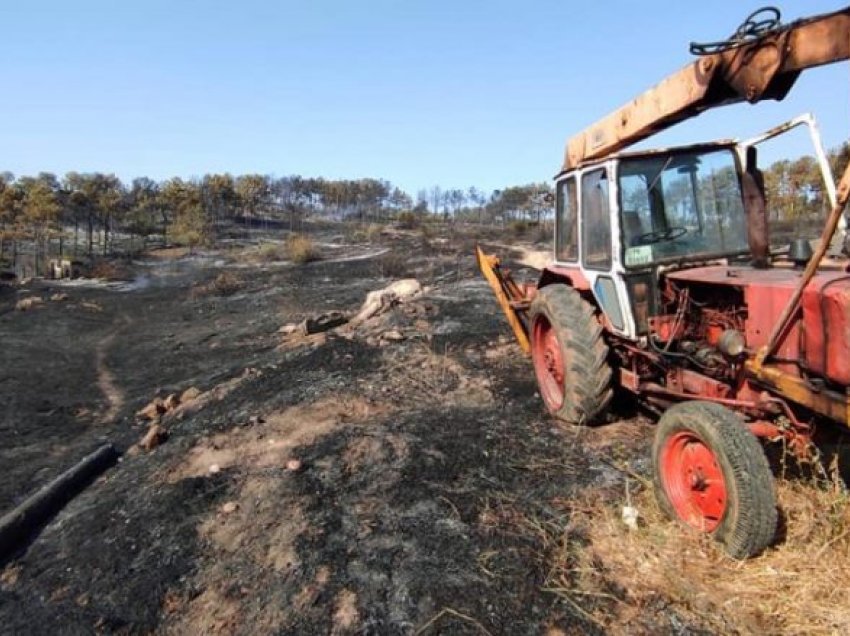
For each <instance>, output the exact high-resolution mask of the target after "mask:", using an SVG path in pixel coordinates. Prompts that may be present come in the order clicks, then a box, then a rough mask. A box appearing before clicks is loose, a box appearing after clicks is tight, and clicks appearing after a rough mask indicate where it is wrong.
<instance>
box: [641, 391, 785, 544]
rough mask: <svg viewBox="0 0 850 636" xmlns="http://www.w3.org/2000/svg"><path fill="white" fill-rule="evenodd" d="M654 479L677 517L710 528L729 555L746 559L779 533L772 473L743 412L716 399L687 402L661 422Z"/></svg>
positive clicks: (707, 530) (700, 528)
mask: <svg viewBox="0 0 850 636" xmlns="http://www.w3.org/2000/svg"><path fill="white" fill-rule="evenodd" d="M652 466H653V485H654V487H655V495H656V497H657V499H658V503H659V505H660V506H661V508H662V509H664V511H665V512H666V513H667V514H668V515H669V516H670V517H672V518H674V519H678V520H680V521H681V522H682V523H683V524H685V525H687V526H689V527H691V528H694V529H696V530H698V531H701V532H705V533H708V534H710V535H712V536H713V537H714V539H716V540H717V541H719V542H720V543H721V544H723V546H724V548H725V550H726V552H727V554H729V556H731V557H734V558H736V559H745V558H747V557H751V556H754V555H756V554H758V553H759V552H761V551H762V550H764V549H765V548H766V547H767V546H768V545H770V543H771V542H772V541H773V537H774V534H775V532H776V521H777V515H776V495H775V494H774V488H773V474H772V473H771V472H770V466H769V465H768V463H767V458H766V457H765V454H764V450H763V449H762V447H761V444H759V442H758V440H757V439H756V437H755V435H753V434H752V433H751V432H750V431H749V429H747V428H746V426H745V425H744V422H743V421H742V420H741V418H740V417H739V416H738V415H737V414H736V413H734V412H733V411H731V410H729V409H727V408H725V407H723V406H721V405H719V404H714V403H711V402H697V401H694V402H683V403H681V404H677V405H675V406H673V407H671V408H670V409H668V410H667V411H666V412H665V413H664V415H662V416H661V419H660V420H659V421H658V427H657V429H656V432H655V442H654V444H653V447H652Z"/></svg>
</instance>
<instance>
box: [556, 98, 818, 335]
mask: <svg viewBox="0 0 850 636" xmlns="http://www.w3.org/2000/svg"><path fill="white" fill-rule="evenodd" d="M797 126H807V127H808V128H809V130H810V132H811V135H812V141H813V144H814V146H815V155H816V156H817V157H818V158H819V164H820V168H821V172H822V175H823V180H824V184H825V190H826V191H827V192H828V193H829V194H830V195H831V197H834V185H833V184H834V181H833V178H832V174H831V171H830V167H829V164H828V162H827V161H826V156H825V153H824V152H823V148H822V145H821V142H820V137H819V135H818V131H817V127H816V124H815V121H814V119H813V118H812V117H811V116H810V115H804V116H801V117H798V118H796V119H794V120H791V121H790V122H787V123H785V124H783V125H781V126H778V127H776V128H774V129H772V130H771V131H768V132H767V133H764V134H763V135H760V136H758V137H756V138H754V139H751V140H747V141H744V142H737V141H734V140H726V141H717V142H712V143H705V144H697V145H692V146H685V147H679V148H668V149H663V150H649V151H643V152H628V153H618V154H615V155H612V156H610V157H608V158H606V159H605V160H602V161H594V162H589V163H587V164H583V165H579V166H578V167H577V168H575V169H574V170H571V171H569V172H565V173H562V174H560V175H559V176H558V177H557V178H556V216H555V246H554V258H553V265H552V267H551V268H550V270H551V271H550V272H548V274H547V273H544V279H543V280H542V281H541V283H543V284H545V283H546V279H547V278H550V279H551V278H552V277H553V276H566V277H567V278H568V279H569V280H570V281H571V283H572V284H573V285H574V286H577V287H579V288H581V287H584V288H586V290H587V291H589V292H590V293H592V294H593V296H594V297H595V300H596V303H597V304H598V306H599V307H600V308H602V310H603V312H604V315H605V317H606V319H607V322H608V323H609V324H608V325H607V326H608V328H609V329H610V330H611V331H613V332H615V333H617V334H619V335H621V336H625V337H627V338H638V337H640V336H642V335H645V334H646V333H647V332H648V329H649V321H648V318H649V316H650V314H652V313H654V311H653V309H654V307H653V305H654V304H655V302H656V298H657V293H656V291H657V290H656V288H657V285H658V277H659V272H667V271H672V270H676V269H682V268H686V267H695V266H698V265H701V264H711V263H717V262H724V263H739V264H742V265H744V264H751V265H752V266H753V267H756V268H767V267H769V266H770V265H771V260H772V255H771V248H770V237H769V235H768V231H767V205H766V201H765V192H764V185H763V180H762V176H761V172H760V170H759V169H758V165H757V156H758V154H757V147H758V146H759V145H760V144H762V143H763V142H765V141H767V140H768V139H772V138H774V137H776V136H778V135H781V134H785V133H787V132H789V131H790V130H791V129H792V128H795V127H797ZM830 186H833V187H832V188H830ZM779 247H784V246H779Z"/></svg>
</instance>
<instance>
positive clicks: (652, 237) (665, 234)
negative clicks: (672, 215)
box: [635, 225, 688, 245]
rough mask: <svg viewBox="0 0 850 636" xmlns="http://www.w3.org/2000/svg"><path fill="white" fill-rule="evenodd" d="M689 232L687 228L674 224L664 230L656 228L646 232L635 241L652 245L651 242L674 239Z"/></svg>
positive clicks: (639, 243)
mask: <svg viewBox="0 0 850 636" xmlns="http://www.w3.org/2000/svg"><path fill="white" fill-rule="evenodd" d="M687 233H688V230H687V228H684V227H681V226H676V225H674V226H672V227H668V228H667V229H664V230H654V231H652V232H647V233H646V234H641V235H640V236H638V237H637V238H636V239H635V242H636V243H637V244H638V245H650V244H651V243H660V242H661V241H672V240H674V239H677V238H680V237H682V236H684V235H685V234H687Z"/></svg>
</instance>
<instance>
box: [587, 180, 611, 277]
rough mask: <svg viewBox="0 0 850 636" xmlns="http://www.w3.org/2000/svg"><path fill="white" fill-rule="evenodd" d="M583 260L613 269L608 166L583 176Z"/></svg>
mask: <svg viewBox="0 0 850 636" xmlns="http://www.w3.org/2000/svg"><path fill="white" fill-rule="evenodd" d="M581 209H582V231H581V242H582V260H583V262H584V266H585V267H588V268H591V269H601V270H606V271H607V270H610V269H611V214H610V207H609V204H608V175H607V172H606V170H605V169H600V170H592V171H590V172H586V173H585V174H584V175H582V178H581Z"/></svg>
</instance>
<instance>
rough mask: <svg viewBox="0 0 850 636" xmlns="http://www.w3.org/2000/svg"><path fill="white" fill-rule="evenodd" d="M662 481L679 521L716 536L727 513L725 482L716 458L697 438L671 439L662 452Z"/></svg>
mask: <svg viewBox="0 0 850 636" xmlns="http://www.w3.org/2000/svg"><path fill="white" fill-rule="evenodd" d="M661 478H662V480H663V483H664V490H665V491H666V493H667V498H668V499H669V500H670V503H671V504H672V506H673V509H674V510H675V511H676V514H677V515H678V517H679V518H680V519H681V520H682V521H684V522H685V523H687V524H688V525H690V526H693V527H694V528H697V529H698V530H702V531H703V532H713V531H714V530H715V528H717V526H718V525H720V522H721V521H722V520H723V515H724V513H725V512H726V500H727V496H726V480H725V479H724V478H723V471H722V470H721V468H720V464H719V463H718V461H717V456H716V455H715V454H714V452H713V451H712V450H711V448H709V447H708V445H707V444H706V443H705V442H703V441H702V440H701V439H700V438H699V437H698V436H696V435H694V434H693V433H691V432H690V431H682V432H680V433H676V434H675V435H672V436H670V437H669V438H668V439H667V440H666V441H665V442H664V447H663V449H662V452H661Z"/></svg>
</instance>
